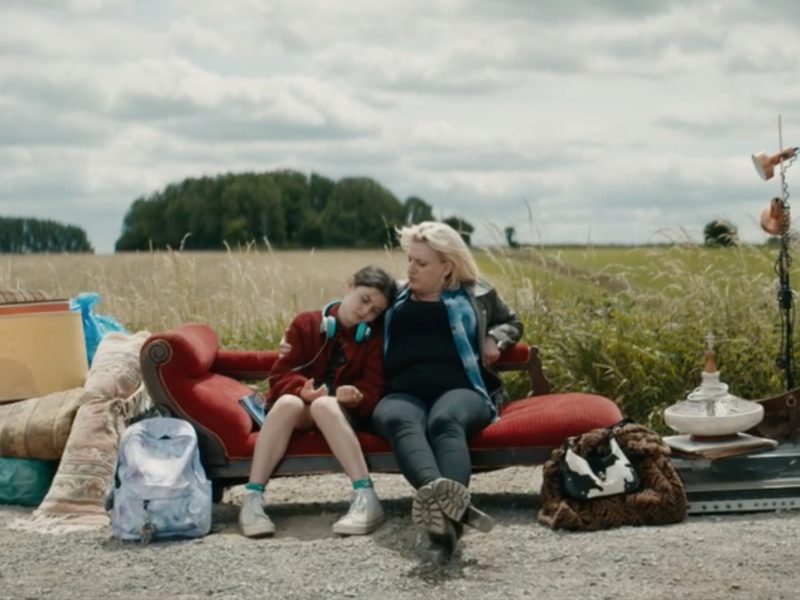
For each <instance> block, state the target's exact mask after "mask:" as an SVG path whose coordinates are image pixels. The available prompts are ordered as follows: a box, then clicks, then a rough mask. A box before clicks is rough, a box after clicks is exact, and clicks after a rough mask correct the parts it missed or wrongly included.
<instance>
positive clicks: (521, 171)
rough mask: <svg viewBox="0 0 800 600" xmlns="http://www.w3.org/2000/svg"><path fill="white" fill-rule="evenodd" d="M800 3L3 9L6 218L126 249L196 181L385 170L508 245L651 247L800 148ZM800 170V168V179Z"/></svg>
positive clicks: (742, 193) (253, 2)
mask: <svg viewBox="0 0 800 600" xmlns="http://www.w3.org/2000/svg"><path fill="white" fill-rule="evenodd" d="M798 26H800V4H797V3H794V2H790V1H789V0H785V1H784V2H774V3H759V2H756V0H725V1H723V0H705V1H692V2H688V1H680V2H679V1H667V0H663V1H662V0H658V1H648V2H645V1H640V0H636V1H634V0H630V1H626V2H619V1H612V0H595V1H589V0H586V1H583V2H568V3H565V2H561V3H557V2H516V1H511V0H497V1H494V2H491V3H487V2H483V1H480V0H446V1H443V2H433V3H432V2H424V1H423V0H409V1H408V2H404V3H392V4H387V3H381V2H374V1H372V0H354V1H353V2H348V3H338V2H337V3H331V2H325V1H322V0H296V1H294V2H274V1H271V0H269V1H268V0H232V1H230V2H224V3H221V2H217V1H216V0H172V1H165V2H158V3H155V2H149V3H139V2H132V1H131V0H68V1H67V2H56V1H55V0H53V1H47V2H36V3H30V2H23V1H21V0H7V1H6V2H3V3H2V6H0V160H2V162H3V165H4V168H3V170H2V172H0V214H12V215H13V214H28V215H33V216H41V217H43V218H57V217H63V218H64V219H65V222H71V223H75V224H79V225H81V226H83V227H84V228H85V229H86V230H87V232H88V233H89V235H90V238H91V239H92V241H93V242H94V243H95V245H96V246H97V247H98V248H99V249H100V250H102V251H108V250H110V249H111V248H112V246H113V242H114V240H115V239H116V236H118V235H119V229H120V227H121V224H122V217H123V216H124V214H125V212H126V211H127V209H128V207H129V206H130V204H131V203H132V201H133V200H134V199H135V198H137V197H139V196H143V195H145V196H146V195H149V194H151V193H153V192H155V191H156V190H159V189H161V188H163V186H165V185H167V184H168V183H170V182H175V181H180V180H182V179H183V178H185V177H191V176H201V175H214V174H216V173H220V172H230V171H237V170H261V169H272V168H294V169H298V170H300V171H304V172H311V171H316V172H319V173H321V174H323V175H326V176H329V177H333V178H339V177H344V176H348V175H364V176H370V177H374V178H375V179H377V180H378V181H380V182H381V183H382V184H384V185H385V186H386V187H388V188H389V189H390V190H392V191H393V192H394V193H395V195H397V196H398V197H399V198H400V199H404V198H405V197H407V196H410V195H412V194H414V195H418V196H421V197H423V198H424V199H426V200H427V201H428V202H429V203H431V204H432V205H433V206H434V208H435V211H436V214H437V216H449V215H452V214H457V215H459V216H462V217H463V218H466V219H467V220H470V221H472V222H473V223H475V224H476V225H481V227H479V229H480V230H481V232H480V233H479V235H478V239H485V240H490V239H491V236H492V233H491V230H492V229H494V231H495V233H496V231H497V230H498V228H499V229H500V230H502V228H503V227H505V226H507V225H515V226H518V230H519V237H520V239H530V240H533V241H547V242H569V241H572V242H582V241H586V240H587V239H591V240H593V241H596V242H640V241H653V240H654V236H656V237H657V236H661V235H663V231H664V229H666V230H668V231H681V232H683V231H688V232H692V235H698V236H699V232H700V231H701V230H702V227H703V225H704V224H705V223H706V222H707V221H708V220H710V219H711V218H715V217H717V216H725V217H727V218H729V219H730V220H732V221H733V222H734V223H736V224H737V225H739V228H740V233H741V234H742V237H744V238H745V239H748V240H753V241H761V240H763V239H764V237H765V236H764V235H763V234H762V233H761V232H760V230H759V229H758V226H757V223H756V218H757V216H758V213H759V211H760V210H761V208H762V207H763V206H762V205H765V204H766V200H767V199H768V198H769V197H770V196H772V195H774V194H775V193H776V192H777V187H776V186H775V185H773V182H770V183H769V184H764V183H763V182H760V181H759V180H758V178H757V177H756V176H755V173H754V172H753V170H752V166H751V165H750V161H749V154H750V153H751V152H753V151H756V150H761V149H766V150H774V149H775V148H776V146H777V131H776V126H775V125H776V116H777V114H779V113H781V114H783V124H784V136H785V138H786V143H787V144H788V143H793V144H798V140H800V115H799V114H798V113H797V110H798V106H800V81H798V80H797V77H796V73H797V71H798V67H800V64H798V61H799V60H800V58H798V57H800V41H798V39H797V36H796V31H797V28H798ZM793 177H795V178H796V177H797V175H796V174H795V173H794V172H793V171H790V172H789V183H790V186H793V181H792V178H793Z"/></svg>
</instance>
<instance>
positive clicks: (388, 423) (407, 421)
mask: <svg viewBox="0 0 800 600" xmlns="http://www.w3.org/2000/svg"><path fill="white" fill-rule="evenodd" d="M372 424H373V425H374V426H375V429H376V431H378V432H380V433H390V432H393V431H397V430H399V429H403V428H406V427H414V426H420V427H421V425H422V422H421V420H420V419H419V417H418V416H417V415H416V414H415V413H414V411H409V410H405V409H404V406H403V405H402V404H401V403H398V402H384V401H383V400H382V401H380V402H379V403H378V405H377V406H376V407H375V411H374V412H373V413H372Z"/></svg>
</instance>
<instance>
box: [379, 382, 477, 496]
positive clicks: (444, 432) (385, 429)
mask: <svg viewBox="0 0 800 600" xmlns="http://www.w3.org/2000/svg"><path fill="white" fill-rule="evenodd" d="M491 420H492V412H491V410H490V408H489V405H488V404H487V403H486V400H485V399H484V398H483V397H482V396H481V395H480V394H478V392H476V391H475V390H471V389H465V388H459V389H455V390H450V391H448V392H445V393H444V394H442V395H441V396H439V397H438V398H436V399H435V400H434V401H433V402H425V401H424V400H421V399H419V398H416V397H415V396H411V395H410V394H389V395H388V396H385V397H384V398H382V399H381V401H380V402H378V405H377V406H376V407H375V411H374V412H373V414H372V424H373V426H374V428H375V431H376V432H377V433H378V434H379V435H381V436H383V437H384V438H386V439H387V440H389V443H390V444H391V445H392V449H393V450H394V454H395V457H396V459H397V462H398V464H399V466H400V470H401V472H402V473H403V475H404V476H405V478H406V479H407V480H408V482H409V483H410V484H411V485H412V486H414V488H419V487H420V486H423V485H425V484H426V483H428V482H430V481H433V480H434V479H436V478H438V477H447V478H448V479H454V480H456V481H458V482H460V483H463V484H464V485H469V478H470V474H471V473H472V464H471V461H470V458H469V448H468V446H467V440H468V439H469V438H470V436H472V435H473V434H475V433H476V432H478V431H480V430H481V429H483V428H484V427H486V426H487V425H488V424H489V423H490V422H491Z"/></svg>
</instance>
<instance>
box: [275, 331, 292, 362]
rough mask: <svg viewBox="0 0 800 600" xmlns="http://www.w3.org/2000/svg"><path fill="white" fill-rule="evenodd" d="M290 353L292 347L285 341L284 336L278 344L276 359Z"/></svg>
mask: <svg viewBox="0 0 800 600" xmlns="http://www.w3.org/2000/svg"><path fill="white" fill-rule="evenodd" d="M291 351H292V345H291V344H290V343H289V342H287V341H286V336H283V337H282V338H281V341H280V342H278V358H282V357H284V356H286V355H287V354H289V353H290V352H291Z"/></svg>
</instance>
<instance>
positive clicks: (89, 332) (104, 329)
mask: <svg viewBox="0 0 800 600" xmlns="http://www.w3.org/2000/svg"><path fill="white" fill-rule="evenodd" d="M98 302H100V294H98V293H97V292H83V293H82V294H78V296H77V297H76V298H72V299H71V300H70V301H69V307H70V309H71V310H80V311H81V320H82V321H83V337H84V339H85V340H86V358H87V359H88V360H89V365H91V364H92V359H93V358H94V353H95V351H96V350H97V346H98V344H100V340H102V339H103V336H104V335H105V334H107V333H111V332H112V331H121V332H123V333H129V332H128V330H127V329H125V327H123V326H122V324H121V323H120V322H119V321H117V320H116V319H115V318H114V317H108V316H105V315H96V314H94V311H93V310H92V309H93V307H94V305H95V304H97V303H98Z"/></svg>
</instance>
